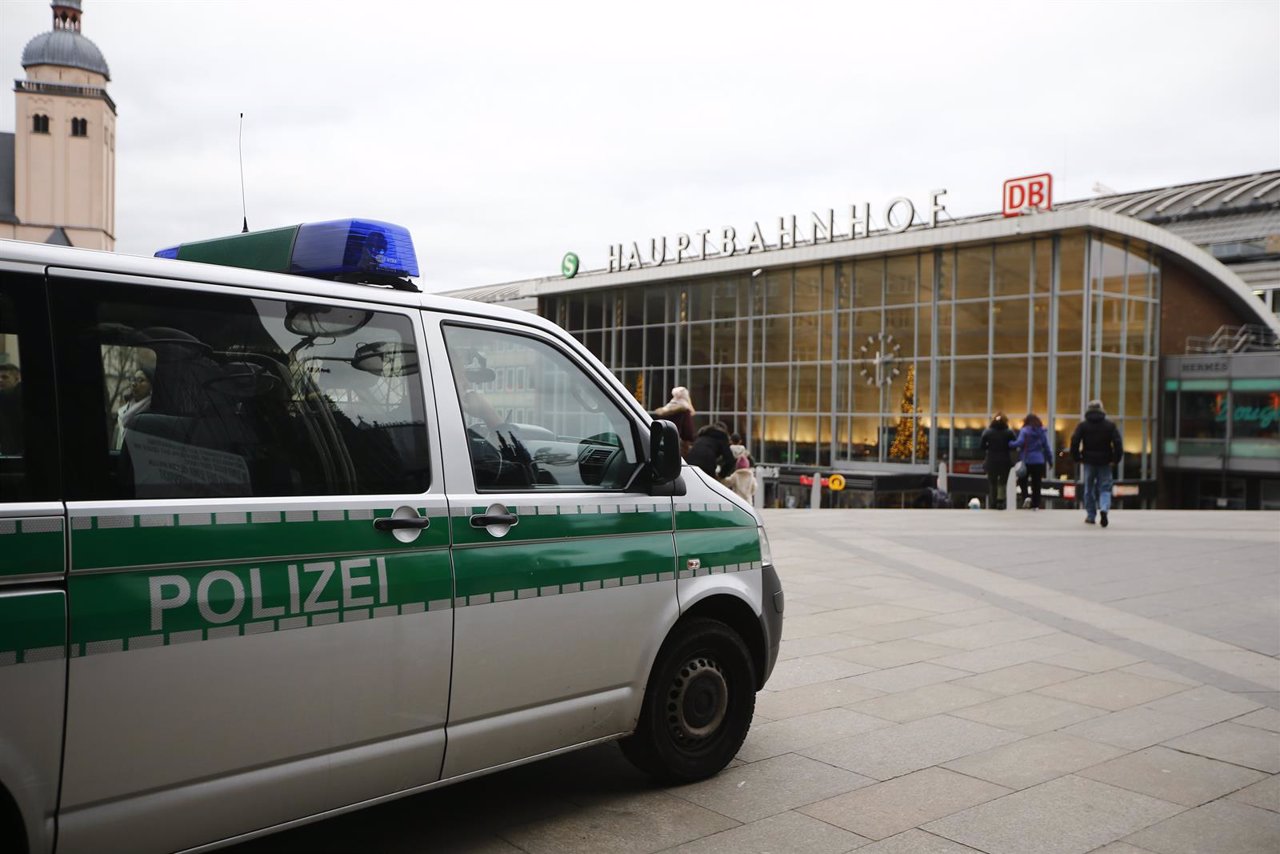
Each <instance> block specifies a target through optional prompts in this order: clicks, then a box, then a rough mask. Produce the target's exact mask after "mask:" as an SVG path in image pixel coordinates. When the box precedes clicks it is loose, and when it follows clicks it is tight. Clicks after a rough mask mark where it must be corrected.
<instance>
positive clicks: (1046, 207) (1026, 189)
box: [1004, 172, 1053, 216]
mask: <svg viewBox="0 0 1280 854" xmlns="http://www.w3.org/2000/svg"><path fill="white" fill-rule="evenodd" d="M1050 210H1053V176H1052V175H1050V174H1049V173H1048V172H1045V173H1044V174H1043V175H1028V176H1027V177H1025V178H1010V179H1009V180H1008V181H1005V182H1004V215H1005V216H1021V215H1022V214H1024V213H1031V212H1032V211H1050Z"/></svg>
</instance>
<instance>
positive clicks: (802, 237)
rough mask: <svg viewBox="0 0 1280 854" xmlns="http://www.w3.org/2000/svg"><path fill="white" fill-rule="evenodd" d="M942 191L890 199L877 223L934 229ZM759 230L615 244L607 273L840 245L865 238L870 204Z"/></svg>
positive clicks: (727, 229) (781, 220) (895, 228)
mask: <svg viewBox="0 0 1280 854" xmlns="http://www.w3.org/2000/svg"><path fill="white" fill-rule="evenodd" d="M946 194H947V191H946V190H932V191H931V192H930V193H929V197H928V201H927V202H926V203H925V204H924V205H922V206H921V207H920V208H919V209H917V207H916V205H915V203H914V202H913V201H912V200H911V199H909V198H907V197H905V196H898V197H897V198H895V199H891V200H890V201H889V202H888V204H886V205H885V206H884V208H883V210H882V212H881V215H880V220H879V222H881V223H883V225H884V230H885V232H887V233H889V234H900V233H901V232H904V231H906V230H907V229H908V228H910V227H911V226H912V225H913V224H916V221H917V210H919V217H918V219H919V224H921V225H923V226H925V227H927V228H934V227H935V226H937V224H938V215H939V214H945V213H946V211H947V208H946V205H944V204H943V201H942V199H943V197H944V196H945V195H946ZM766 222H767V223H768V225H767V226H762V225H761V224H760V222H759V221H756V222H754V223H752V225H751V228H750V229H749V230H747V231H746V232H744V233H742V234H740V233H739V232H738V230H737V229H736V228H734V227H733V226H731V225H726V226H724V227H722V228H720V229H716V230H714V231H713V230H712V229H709V228H706V229H700V230H698V231H695V232H693V234H692V235H689V234H677V235H675V236H674V237H672V238H670V239H668V238H666V237H652V238H650V239H649V240H647V241H632V242H631V243H630V244H626V243H614V244H613V245H611V246H610V247H609V272H610V273H619V272H622V271H623V270H638V269H640V268H641V267H659V266H662V265H663V264H679V263H681V262H683V261H703V260H706V259H708V258H728V257H730V256H732V255H750V254H752V253H753V252H765V251H768V250H771V249H788V248H790V247H793V246H798V245H800V244H818V243H834V242H836V241H839V240H856V239H857V238H860V237H866V236H867V235H868V234H870V233H871V231H872V229H873V223H872V219H871V204H870V203H869V202H864V203H862V204H854V205H849V208H848V210H847V212H845V213H843V214H842V215H841V217H840V219H839V220H838V221H837V219H836V212H835V209H834V208H829V209H827V210H826V211H825V212H818V211H814V212H813V213H811V214H809V220H808V221H807V222H802V221H801V220H799V219H798V218H797V217H796V216H795V214H792V215H790V216H781V217H778V218H777V219H776V220H773V221H768V220H766Z"/></svg>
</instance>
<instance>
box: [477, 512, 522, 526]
mask: <svg viewBox="0 0 1280 854" xmlns="http://www.w3.org/2000/svg"><path fill="white" fill-rule="evenodd" d="M519 521H520V518H519V517H518V516H516V515H515V514H513V513H480V514H478V515H476V516H472V517H471V527H473V528H487V527H489V526H490V525H514V524H515V523H516V522H519Z"/></svg>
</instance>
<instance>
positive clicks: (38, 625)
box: [0, 590, 67, 665]
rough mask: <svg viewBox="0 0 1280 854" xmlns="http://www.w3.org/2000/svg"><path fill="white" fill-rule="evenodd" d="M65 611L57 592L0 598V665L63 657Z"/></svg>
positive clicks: (59, 593)
mask: <svg viewBox="0 0 1280 854" xmlns="http://www.w3.org/2000/svg"><path fill="white" fill-rule="evenodd" d="M66 607H67V606H66V595H65V594H64V593H63V592H62V591H61V590H57V591H48V592H41V593H24V594H21V595H17V596H0V665H4V664H23V663H26V662H30V661H47V660H49V659H51V658H63V657H65V655H66V644H67V634H66V632H67V610H66Z"/></svg>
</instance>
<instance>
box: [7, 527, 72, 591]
mask: <svg viewBox="0 0 1280 854" xmlns="http://www.w3.org/2000/svg"><path fill="white" fill-rule="evenodd" d="M64 555H65V550H64V549H63V541H62V519H61V518H60V517H57V516H52V517H40V518H31V519H0V577H9V576H14V575H32V574H37V573H39V574H48V573H60V572H62V571H63V569H64Z"/></svg>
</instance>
